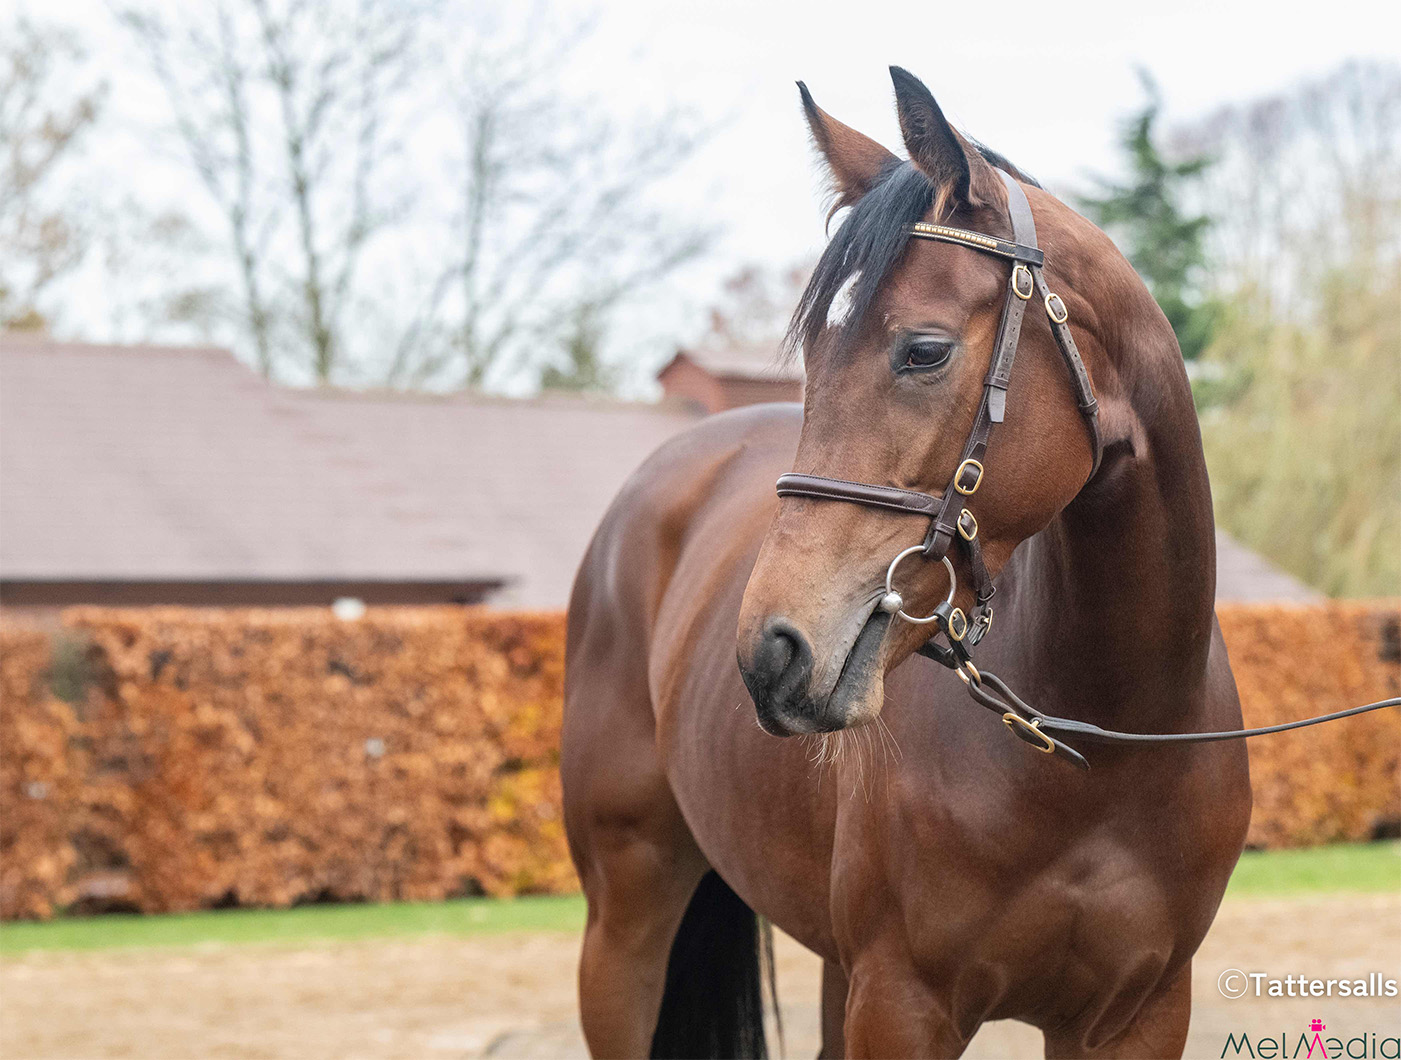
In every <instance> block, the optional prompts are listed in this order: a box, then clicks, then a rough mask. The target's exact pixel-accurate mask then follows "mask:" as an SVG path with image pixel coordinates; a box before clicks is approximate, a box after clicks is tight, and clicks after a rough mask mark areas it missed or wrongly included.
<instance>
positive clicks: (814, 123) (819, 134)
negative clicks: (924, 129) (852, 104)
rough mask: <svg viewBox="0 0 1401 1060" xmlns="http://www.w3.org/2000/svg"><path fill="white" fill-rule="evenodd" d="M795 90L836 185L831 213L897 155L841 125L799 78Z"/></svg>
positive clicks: (867, 188) (866, 188)
mask: <svg viewBox="0 0 1401 1060" xmlns="http://www.w3.org/2000/svg"><path fill="white" fill-rule="evenodd" d="M798 93H799V94H800V95H801V96H802V97H803V113H804V114H806V115H807V119H808V127H809V128H810V129H811V130H812V139H813V143H815V144H816V145H817V149H818V150H819V151H821V152H822V157H823V158H825V159H826V160H827V169H828V171H829V172H830V173H831V174H832V181H833V183H834V184H835V186H836V192H837V201H836V203H835V204H833V206H832V212H833V213H835V212H836V211H837V210H839V209H841V208H842V207H843V206H850V205H852V204H853V203H854V202H856V200H857V199H859V198H861V196H863V195H865V194H866V192H868V191H870V190H871V188H873V187H874V186H875V184H876V181H877V180H878V179H879V178H880V175H881V172H882V171H883V170H884V169H885V167H886V166H888V165H890V164H891V163H892V162H898V161H899V159H898V158H896V157H895V156H894V155H893V154H891V153H890V152H889V151H887V150H886V149H885V148H884V147H882V146H881V145H880V144H878V143H876V142H875V141H874V140H872V139H871V138H870V137H869V136H866V135H864V134H862V133H859V132H857V131H856V130H855V129H853V128H852V127H851V126H849V125H843V124H842V123H841V122H839V121H837V119H836V118H834V117H832V116H831V115H830V114H828V113H827V112H826V111H825V110H823V109H822V108H821V107H819V106H818V105H817V104H816V103H814V102H813V101H812V93H811V92H809V91H808V86H807V85H805V84H803V83H802V82H801V81H799V82H798Z"/></svg>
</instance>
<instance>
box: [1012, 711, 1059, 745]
mask: <svg viewBox="0 0 1401 1060" xmlns="http://www.w3.org/2000/svg"><path fill="white" fill-rule="evenodd" d="M1002 723H1003V724H1004V725H1006V726H1007V728H1009V729H1012V730H1013V731H1015V730H1016V727H1017V726H1018V725H1020V726H1021V727H1022V731H1024V732H1029V733H1034V734H1035V735H1036V737H1037V738H1038V739H1039V740H1040V741H1041V746H1040V747H1038V748H1037V750H1038V751H1040V752H1041V753H1042V754H1048V755H1053V754H1055V753H1056V744H1055V741H1054V740H1052V739H1051V738H1050V737H1049V736H1047V735H1046V734H1045V733H1044V732H1042V731H1041V719H1040V718H1036V719H1034V720H1032V721H1027V720H1026V719H1025V718H1023V717H1022V716H1021V715H1020V714H1013V713H1012V712H1011V711H1010V710H1009V711H1008V712H1007V713H1006V714H1004V715H1002Z"/></svg>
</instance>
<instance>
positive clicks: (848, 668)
mask: <svg viewBox="0 0 1401 1060" xmlns="http://www.w3.org/2000/svg"><path fill="white" fill-rule="evenodd" d="M889 626H890V615H889V614H887V613H886V612H883V611H879V610H875V611H873V612H872V613H871V615H870V616H869V617H868V618H867V620H866V622H865V624H864V625H863V626H862V627H861V630H860V632H859V633H858V634H857V635H856V640H855V642H854V643H853V644H851V645H850V647H849V649H847V650H846V652H845V661H844V662H843V663H842V665H841V667H840V671H839V673H838V677H837V679H836V682H835V684H833V685H831V686H830V687H829V688H818V687H815V685H814V675H815V674H816V672H817V668H816V667H815V666H814V655H813V647H812V645H811V643H810V642H809V640H808V638H807V637H806V636H805V635H804V634H803V632H802V631H801V630H800V629H799V628H798V627H797V626H796V625H795V624H794V623H792V622H791V621H789V620H788V619H787V618H784V617H782V616H772V617H770V618H768V619H767V620H766V621H765V622H764V624H763V627H762V629H761V630H760V633H759V636H758V638H757V640H756V642H755V643H754V644H753V645H752V647H751V649H750V651H749V652H748V653H746V652H745V651H743V650H742V649H741V651H740V653H739V670H740V676H741V677H743V678H744V684H745V687H746V688H748V689H749V695H750V696H751V697H752V698H753V700H754V709H755V713H756V715H757V717H758V721H759V727H760V728H762V729H763V730H764V731H765V732H767V733H769V734H770V735H772V736H796V735H799V734H801V733H814V732H835V731H837V730H838V729H845V728H848V727H849V726H852V725H856V724H859V723H861V722H863V721H869V720H871V719H872V718H873V717H875V715H877V714H879V713H880V704H881V698H882V682H883V677H884V670H883V667H882V665H881V656H882V650H881V649H882V645H883V644H884V641H885V633H886V630H887V629H888V628H889ZM746 654H747V658H746Z"/></svg>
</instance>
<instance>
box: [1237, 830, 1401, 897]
mask: <svg viewBox="0 0 1401 1060" xmlns="http://www.w3.org/2000/svg"><path fill="white" fill-rule="evenodd" d="M1366 891H1392V892H1401V843H1398V842H1386V843H1338V844H1336V845H1334V846H1326V847H1308V848H1306V849H1301V850H1247V851H1246V852H1245V853H1244V854H1242V855H1241V858H1240V864H1238V865H1237V866H1236V871H1235V875H1233V876H1232V877H1231V885H1230V886H1229V887H1228V888H1227V889H1226V897H1227V899H1231V898H1269V897H1287V896H1289V895H1305V894H1317V895H1323V894H1355V893H1357V892H1366Z"/></svg>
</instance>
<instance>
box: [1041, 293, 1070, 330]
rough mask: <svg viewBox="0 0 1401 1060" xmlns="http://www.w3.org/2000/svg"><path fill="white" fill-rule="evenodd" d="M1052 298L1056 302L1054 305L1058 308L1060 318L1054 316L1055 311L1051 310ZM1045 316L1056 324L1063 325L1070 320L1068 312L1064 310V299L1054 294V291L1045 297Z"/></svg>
mask: <svg viewBox="0 0 1401 1060" xmlns="http://www.w3.org/2000/svg"><path fill="white" fill-rule="evenodd" d="M1052 298H1054V299H1055V300H1056V304H1057V305H1059V306H1060V316H1056V311H1055V310H1054V309H1052V308H1051V299H1052ZM1046 315H1047V316H1048V317H1050V318H1051V319H1052V320H1054V321H1055V322H1056V323H1057V324H1064V323H1065V322H1066V321H1067V320H1069V319H1070V310H1068V309H1066V308H1065V299H1064V298H1062V297H1061V296H1060V295H1058V294H1056V293H1055V292H1054V291H1051V292H1049V293H1048V294H1047V295H1046Z"/></svg>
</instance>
